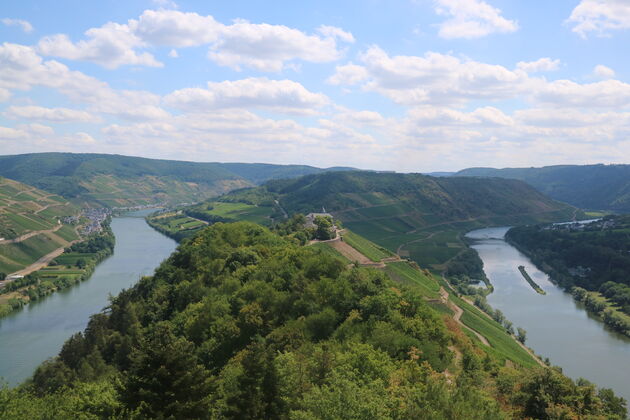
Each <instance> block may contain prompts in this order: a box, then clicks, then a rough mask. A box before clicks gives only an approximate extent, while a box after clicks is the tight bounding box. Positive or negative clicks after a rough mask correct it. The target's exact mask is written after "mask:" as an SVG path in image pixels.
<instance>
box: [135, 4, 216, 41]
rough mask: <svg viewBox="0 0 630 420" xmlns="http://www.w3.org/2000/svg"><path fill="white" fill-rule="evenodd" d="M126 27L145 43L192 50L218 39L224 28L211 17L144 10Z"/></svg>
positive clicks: (173, 11)
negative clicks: (194, 47)
mask: <svg viewBox="0 0 630 420" xmlns="http://www.w3.org/2000/svg"><path fill="white" fill-rule="evenodd" d="M128 26H129V27H130V29H131V30H132V32H133V33H134V35H135V36H137V37H138V38H139V39H141V40H142V41H143V42H144V43H146V44H148V45H154V46H169V47H177V48H181V47H193V46H198V45H203V44H208V43H211V42H214V41H216V40H217V39H218V38H219V35H220V32H221V31H222V30H223V28H224V25H222V24H221V23H219V22H217V21H216V20H215V19H214V18H213V17H212V16H210V15H208V16H201V15H199V14H197V13H190V12H189V13H185V12H179V11H177V10H145V11H144V12H143V13H142V15H140V17H139V18H138V20H130V21H129V24H128Z"/></svg>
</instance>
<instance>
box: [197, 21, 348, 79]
mask: <svg viewBox="0 0 630 420" xmlns="http://www.w3.org/2000/svg"><path fill="white" fill-rule="evenodd" d="M333 29H337V28H332V27H327V29H326V32H327V33H328V36H324V37H321V36H318V35H308V34H305V33H304V32H301V31H299V30H297V29H293V28H289V27H287V26H283V25H269V24H266V23H262V24H254V23H249V22H245V21H240V22H236V23H234V24H233V25H230V26H226V27H225V28H224V30H223V31H222V35H221V37H220V39H219V40H218V41H216V42H215V43H213V44H212V46H211V47H210V51H209V53H208V57H209V58H210V59H211V60H213V61H215V62H216V63H217V64H219V65H222V66H228V67H231V68H233V69H236V70H240V69H241V67H242V66H247V67H251V68H255V69H257V70H261V71H280V70H282V68H283V67H284V66H285V63H286V62H288V61H291V60H304V61H308V62H312V63H325V62H330V61H334V60H337V59H339V58H341V56H342V52H341V51H340V50H339V49H338V48H337V42H336V38H337V37H338V36H339V34H338V33H336V32H335V31H334V30H333ZM339 31H341V30H339ZM341 32H343V31H341ZM345 34H346V39H347V36H351V35H350V34H347V33H345Z"/></svg>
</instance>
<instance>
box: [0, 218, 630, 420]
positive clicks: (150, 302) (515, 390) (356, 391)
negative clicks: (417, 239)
mask: <svg viewBox="0 0 630 420" xmlns="http://www.w3.org/2000/svg"><path fill="white" fill-rule="evenodd" d="M401 264H404V263H401ZM401 264H398V265H395V266H393V267H391V272H392V273H394V275H393V276H392V277H404V278H405V280H404V281H403V282H397V281H396V280H395V279H394V280H393V279H392V278H390V277H389V276H388V275H387V273H386V272H385V271H381V270H376V269H364V268H356V267H354V268H350V267H347V265H346V264H345V263H343V262H341V261H340V260H339V259H338V258H336V257H335V256H333V255H330V254H327V253H325V252H322V251H321V250H317V249H312V248H311V247H301V246H298V245H297V244H295V243H294V242H293V241H290V240H288V239H287V238H285V237H281V236H278V235H276V234H274V233H271V232H270V231H268V230H267V229H265V228H263V227H261V226H258V225H254V224H251V223H247V222H241V223H232V224H216V225H214V226H211V227H209V228H208V229H205V230H203V231H202V232H200V233H199V234H198V235H197V236H195V238H194V240H192V241H187V242H185V243H183V244H182V245H180V247H179V248H178V250H177V251H176V252H175V253H174V254H173V255H172V256H171V257H170V258H169V259H168V260H166V261H165V262H164V263H163V264H162V265H161V266H160V267H159V268H158V269H157V270H156V272H155V274H154V275H153V276H151V277H148V276H147V277H142V278H141V279H140V281H139V282H138V283H137V284H136V285H134V286H132V287H131V288H130V289H128V290H125V291H123V292H121V293H120V294H119V295H118V296H116V297H113V298H112V301H111V305H110V307H109V308H108V310H106V311H103V312H101V313H99V314H96V315H94V316H93V317H92V318H91V320H90V322H89V325H88V326H87V328H86V329H85V332H83V333H78V334H75V335H74V336H72V337H71V338H70V339H69V340H68V341H67V342H66V343H65V344H64V346H63V348H62V350H61V351H60V353H59V356H57V357H55V358H53V359H51V360H48V361H47V362H45V363H43V364H42V365H41V366H40V367H39V368H38V369H37V370H36V372H35V373H34V375H33V378H32V380H30V381H28V382H26V383H25V384H24V385H23V386H21V387H18V388H15V389H12V390H9V389H6V388H2V387H0V417H1V418H11V419H32V418H86V419H96V418H138V419H140V418H156V419H157V418H163V419H166V418H173V419H188V418H191V419H192V418H195V419H219V418H221V419H246V418H261V419H262V418H265V419H415V418H430V419H487V420H494V419H506V418H541V419H543V418H545V419H547V418H594V419H595V418H607V419H622V418H623V417H624V416H625V407H624V403H623V401H620V400H619V399H618V398H617V397H615V396H614V394H613V393H612V392H611V391H610V390H605V389H603V390H597V388H595V386H593V385H591V384H589V383H587V382H586V381H579V382H574V381H572V380H571V379H569V378H567V377H565V376H563V375H562V373H561V372H560V371H559V370H555V369H550V368H546V367H542V366H541V367H538V366H535V365H534V364H533V362H532V359H531V358H530V357H529V356H528V354H527V353H526V352H524V351H522V350H518V349H520V347H518V346H514V347H512V348H511V347H510V346H511V345H514V343H515V341H514V340H513V339H511V338H510V337H509V336H508V335H507V334H505V332H504V331H503V330H502V328H501V327H500V326H498V325H497V326H493V325H492V323H491V322H489V321H485V320H486V319H487V318H485V317H484V316H483V315H480V314H478V313H477V314H475V315H473V312H474V311H476V309H475V308H472V307H471V309H469V310H467V312H466V314H465V316H470V317H471V319H472V320H471V321H470V322H471V324H475V325H477V328H478V329H479V330H488V331H490V333H491V334H493V337H497V339H496V341H494V340H493V341H492V342H491V343H490V344H491V347H488V346H485V345H483V344H480V343H479V342H478V341H476V339H474V338H472V337H471V336H475V334H474V333H473V332H469V333H467V332H464V331H463V330H462V328H461V327H460V324H459V323H458V322H457V321H456V320H455V319H453V318H451V317H450V316H449V309H448V308H447V307H445V306H444V305H441V304H439V303H437V302H428V301H427V300H426V298H425V296H424V294H423V293H422V292H421V291H420V288H419V287H416V286H415V285H417V284H427V285H428V286H427V287H428V289H427V290H429V291H430V290H433V291H435V290H436V285H431V284H430V281H432V280H431V279H430V274H428V273H427V272H420V271H417V270H416V271H414V269H413V267H411V266H406V265H401ZM405 283H408V286H407V285H405ZM460 304H461V305H464V303H460ZM484 322H486V324H484ZM492 330H493V331H492ZM466 331H468V330H466ZM510 343H511V344H510ZM512 352H515V353H513V355H511V356H510V355H509V354H510V353H512ZM506 359H509V360H511V362H506ZM556 414H558V416H556Z"/></svg>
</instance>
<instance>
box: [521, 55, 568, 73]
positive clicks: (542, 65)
mask: <svg viewBox="0 0 630 420" xmlns="http://www.w3.org/2000/svg"><path fill="white" fill-rule="evenodd" d="M516 67H517V68H519V69H520V70H523V71H524V72H526V73H538V72H543V71H555V70H558V68H560V60H552V59H551V58H548V57H545V58H540V59H538V60H536V61H520V62H518V63H517V64H516Z"/></svg>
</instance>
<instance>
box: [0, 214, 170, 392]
mask: <svg viewBox="0 0 630 420" xmlns="http://www.w3.org/2000/svg"><path fill="white" fill-rule="evenodd" d="M149 212H151V210H143V211H139V212H134V213H129V214H127V215H125V216H123V217H117V218H114V219H113V220H112V230H113V231H114V235H115V236H116V246H115V248H114V254H113V255H112V256H111V257H109V258H108V259H106V260H105V261H103V262H101V263H100V264H99V265H98V266H97V267H96V270H94V273H93V274H92V277H91V278H90V279H88V280H87V281H85V282H83V283H81V284H79V285H77V286H75V287H72V288H70V289H68V290H65V291H62V292H59V293H55V294H53V295H51V296H49V297H47V298H45V299H44V300H42V301H40V302H35V303H34V304H32V305H27V306H26V307H25V308H24V309H22V310H21V311H17V312H15V313H14V314H12V315H10V316H8V317H6V318H3V319H1V320H0V377H3V378H4V379H5V380H6V381H8V382H9V384H10V385H17V384H18V383H20V382H21V381H23V380H24V379H26V378H28V377H29V376H30V375H31V374H32V373H33V371H34V369H35V368H36V367H37V366H38V365H39V364H40V363H41V362H43V361H44V360H46V359H47V358H49V357H52V356H55V355H56V354H58V353H59V350H60V349H61V346H62V345H63V343H64V341H66V340H67V339H68V337H70V336H71V335H72V334H74V333H76V332H78V331H82V330H83V329H84V328H85V327H86V325H87V322H88V320H89V318H90V315H92V314H94V313H97V312H100V311H101V310H102V309H103V308H104V307H105V306H107V304H108V296H109V295H110V294H112V295H116V294H118V292H120V290H121V289H123V288H128V287H130V286H132V285H133V284H134V283H136V282H137V281H138V279H139V278H140V276H143V275H151V274H152V273H153V270H154V269H155V268H156V267H157V266H158V265H159V264H160V262H162V260H164V259H165V258H166V257H168V256H169V255H170V254H171V252H173V250H174V249H175V247H176V246H177V243H176V242H175V241H173V240H172V239H170V238H167V237H166V236H164V235H162V234H161V233H158V232H156V231H155V230H153V229H152V228H151V227H150V226H149V225H147V224H146V222H145V221H144V219H143V217H144V216H145V215H146V214H147V213H149Z"/></svg>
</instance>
